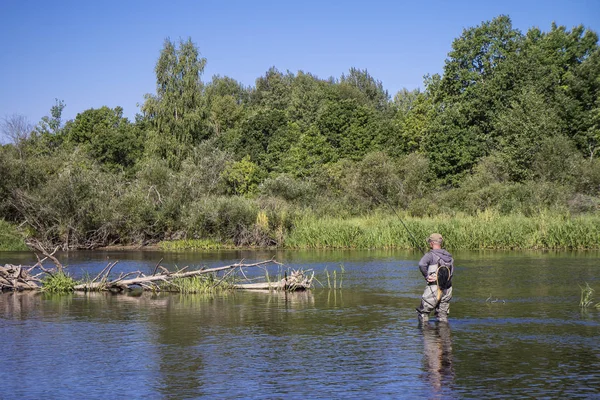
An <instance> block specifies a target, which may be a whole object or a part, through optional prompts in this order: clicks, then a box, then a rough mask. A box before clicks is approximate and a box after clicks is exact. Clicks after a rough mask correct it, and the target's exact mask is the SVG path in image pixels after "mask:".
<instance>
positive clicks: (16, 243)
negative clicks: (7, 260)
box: [0, 219, 27, 251]
mask: <svg viewBox="0 0 600 400" xmlns="http://www.w3.org/2000/svg"><path fill="white" fill-rule="evenodd" d="M25 250H27V246H26V245H25V240H24V238H23V236H22V235H21V234H20V233H19V232H18V231H17V229H16V228H15V227H14V226H13V225H11V224H10V223H8V222H6V221H4V220H3V219H0V251H25Z"/></svg>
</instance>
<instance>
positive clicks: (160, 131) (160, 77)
mask: <svg viewBox="0 0 600 400" xmlns="http://www.w3.org/2000/svg"><path fill="white" fill-rule="evenodd" d="M205 65H206V59H205V58H201V57H200V52H199V51H198V48H197V47H196V45H195V44H194V43H193V42H192V40H191V38H188V40H187V41H183V40H180V42H179V46H178V47H177V46H176V45H175V44H174V43H173V42H171V41H170V40H169V39H166V40H165V43H164V47H163V49H162V51H161V53H160V57H159V58H158V61H157V63H156V68H155V72H156V95H152V94H147V95H146V96H145V102H144V104H143V105H142V112H143V113H144V116H145V117H146V118H147V119H148V120H149V122H150V126H151V128H152V129H151V130H150V131H149V133H148V138H149V140H150V141H151V142H152V145H151V146H148V147H147V148H146V151H147V153H148V155H149V156H154V157H156V156H158V157H162V158H165V159H167V161H168V163H169V165H170V166H174V167H177V166H178V165H179V164H178V162H179V161H180V159H181V158H183V157H184V156H185V155H186V150H187V145H189V144H191V143H194V142H198V141H200V140H202V139H205V138H207V137H208V129H207V127H206V125H207V124H206V119H205V113H206V108H205V107H204V99H203V97H202V95H201V94H202V88H203V84H202V81H201V80H200V76H201V75H202V73H203V72H204V67H205Z"/></svg>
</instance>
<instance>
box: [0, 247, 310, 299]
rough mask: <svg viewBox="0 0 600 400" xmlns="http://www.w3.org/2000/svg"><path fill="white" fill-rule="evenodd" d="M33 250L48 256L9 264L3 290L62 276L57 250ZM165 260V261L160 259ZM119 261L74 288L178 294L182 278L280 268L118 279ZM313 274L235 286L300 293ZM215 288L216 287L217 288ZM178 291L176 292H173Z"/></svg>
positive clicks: (0, 275) (0, 274)
mask: <svg viewBox="0 0 600 400" xmlns="http://www.w3.org/2000/svg"><path fill="white" fill-rule="evenodd" d="M31 247H33V248H35V249H36V250H38V251H39V252H40V253H42V254H43V255H44V256H45V257H44V258H43V259H41V258H40V257H39V256H38V255H37V254H36V257H37V259H38V262H37V263H36V264H35V265H34V266H20V265H19V266H15V265H10V264H7V265H5V266H4V267H0V290H15V291H22V290H38V289H42V281H41V279H40V276H44V275H53V274H55V273H62V272H63V271H64V269H65V267H64V266H63V265H62V264H61V263H60V261H59V260H58V259H57V258H56V257H55V256H54V254H55V253H56V251H57V250H58V248H56V249H55V250H54V251H53V252H52V253H48V252H47V251H46V250H45V249H44V248H43V246H40V245H39V243H35V244H33V245H31ZM47 259H50V260H52V262H53V263H54V264H55V265H56V268H53V269H46V268H44V267H43V265H42V264H43V262H44V261H45V260H47ZM161 261H162V260H161ZM117 263H118V261H115V262H111V263H109V264H108V265H107V266H106V267H105V268H104V269H103V270H102V271H101V272H100V273H99V274H98V275H97V276H96V277H95V278H94V279H92V280H91V281H88V282H83V283H79V284H77V285H76V286H75V287H74V290H76V291H112V292H121V291H129V290H133V289H135V288H142V289H144V290H152V291H163V290H165V288H170V289H167V290H172V291H173V290H174V291H176V286H177V284H176V283H175V282H174V280H178V279H182V278H191V277H194V276H200V275H205V274H215V276H216V273H218V272H220V271H227V272H226V273H225V275H224V276H223V277H221V278H220V279H219V280H218V281H217V282H216V284H219V283H222V282H224V281H225V279H227V278H228V277H229V276H230V275H231V274H232V273H233V272H236V271H239V272H240V273H241V275H242V276H244V277H245V274H244V270H243V269H244V268H250V267H266V265H267V264H277V265H279V266H281V264H279V263H278V262H277V261H275V260H273V259H271V260H267V261H260V262H256V263H251V264H245V263H242V262H239V263H236V264H231V265H226V266H222V267H216V268H208V269H207V268H201V269H198V270H193V271H188V270H187V269H188V267H185V268H183V269H180V270H178V271H175V272H172V271H169V270H167V269H166V268H164V267H162V266H161V265H160V261H159V264H157V265H156V267H155V269H154V272H153V274H152V275H145V274H143V273H142V272H141V271H135V272H128V273H121V274H119V275H118V276H116V277H115V276H114V275H112V276H111V272H112V270H113V268H114V267H115V266H116V265H117ZM37 270H39V273H38V274H37V275H33V274H32V272H33V271H37ZM313 277H314V272H313V273H312V274H310V275H309V274H305V272H304V271H301V270H297V271H291V273H290V274H289V276H288V274H287V273H286V274H285V277H284V278H283V279H281V280H278V281H275V282H262V283H236V284H234V285H233V286H232V287H233V288H235V289H247V290H286V291H300V290H307V289H310V288H311V285H312V280H313ZM215 286H216V285H215ZM173 288H175V289H173Z"/></svg>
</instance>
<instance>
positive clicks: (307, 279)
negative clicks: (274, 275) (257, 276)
mask: <svg viewBox="0 0 600 400" xmlns="http://www.w3.org/2000/svg"><path fill="white" fill-rule="evenodd" d="M313 278H314V272H313V273H312V274H311V275H310V276H308V275H305V274H304V272H303V271H300V270H297V271H292V273H291V275H290V276H286V277H285V278H283V279H281V280H279V281H275V282H260V283H239V284H236V285H234V288H235V289H245V290H287V291H300V290H308V289H310V287H311V285H312V280H313Z"/></svg>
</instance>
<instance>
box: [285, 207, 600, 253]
mask: <svg viewBox="0 0 600 400" xmlns="http://www.w3.org/2000/svg"><path fill="white" fill-rule="evenodd" d="M402 219H403V221H404V222H405V224H406V226H407V227H408V229H409V230H410V231H411V232H412V233H413V235H414V237H415V238H416V239H417V240H418V241H419V245H421V246H424V245H425V238H426V237H427V236H428V235H429V234H430V233H431V232H439V233H441V234H442V235H443V236H444V238H445V246H446V247H447V248H449V249H598V248H600V216H593V215H591V216H583V217H568V216H562V215H556V214H540V215H538V216H537V217H524V216H521V215H512V216H503V215H499V214H497V213H493V212H483V213H480V214H478V215H476V216H466V215H457V216H438V217H433V218H428V217H425V218H414V217H410V216H404V217H402ZM285 246H286V247H288V248H312V249H323V248H335V249H375V248H380V249H392V248H396V249H408V248H414V247H415V244H414V241H413V240H412V239H411V237H410V236H409V234H408V232H407V231H406V229H405V228H404V226H403V225H402V223H401V222H400V220H399V219H398V218H397V217H396V216H393V215H391V216H390V215H381V214H374V215H371V216H365V217H356V218H349V219H337V218H331V217H322V218H316V217H313V216H310V215H304V216H303V217H302V218H298V219H297V220H296V221H295V224H294V229H293V230H292V231H291V232H290V233H289V235H288V236H287V237H286V240H285Z"/></svg>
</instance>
